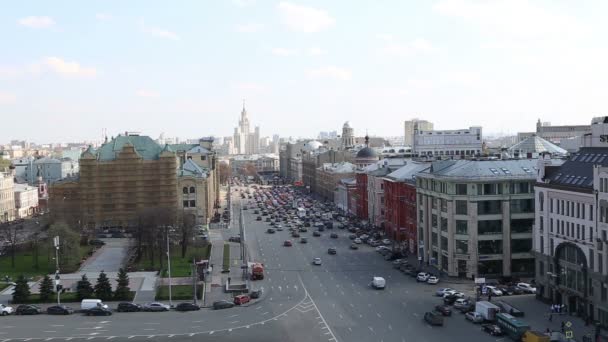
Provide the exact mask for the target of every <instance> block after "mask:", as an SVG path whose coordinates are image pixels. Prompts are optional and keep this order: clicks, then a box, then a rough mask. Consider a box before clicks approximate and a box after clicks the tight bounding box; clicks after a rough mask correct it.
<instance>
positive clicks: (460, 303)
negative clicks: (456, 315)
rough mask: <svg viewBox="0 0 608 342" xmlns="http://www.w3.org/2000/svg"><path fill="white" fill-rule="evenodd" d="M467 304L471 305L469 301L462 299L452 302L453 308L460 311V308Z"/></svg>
mask: <svg viewBox="0 0 608 342" xmlns="http://www.w3.org/2000/svg"><path fill="white" fill-rule="evenodd" d="M469 304H471V302H470V301H469V300H467V299H464V298H458V299H456V300H455V301H454V308H455V309H460V308H462V307H465V306H468V305H469Z"/></svg>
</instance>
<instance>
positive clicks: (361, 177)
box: [355, 172, 369, 220]
mask: <svg viewBox="0 0 608 342" xmlns="http://www.w3.org/2000/svg"><path fill="white" fill-rule="evenodd" d="M355 177H356V179H357V191H356V194H355V197H356V206H357V211H356V215H357V217H358V218H359V219H361V220H369V214H368V212H367V174H366V173H362V172H358V173H357V174H356V176H355Z"/></svg>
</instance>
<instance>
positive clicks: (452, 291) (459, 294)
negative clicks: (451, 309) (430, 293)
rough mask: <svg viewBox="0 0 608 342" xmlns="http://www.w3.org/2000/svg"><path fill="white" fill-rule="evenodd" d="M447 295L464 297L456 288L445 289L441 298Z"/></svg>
mask: <svg viewBox="0 0 608 342" xmlns="http://www.w3.org/2000/svg"><path fill="white" fill-rule="evenodd" d="M449 296H456V297H458V298H464V293H462V292H458V291H456V290H450V291H445V292H444V293H443V298H446V297H449Z"/></svg>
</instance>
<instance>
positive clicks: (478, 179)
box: [416, 160, 537, 277]
mask: <svg viewBox="0 0 608 342" xmlns="http://www.w3.org/2000/svg"><path fill="white" fill-rule="evenodd" d="M536 163H537V162H536V160H483V161H480V160H444V161H436V162H433V163H432V164H431V166H430V167H429V168H428V169H426V170H424V171H422V172H420V173H418V174H417V175H416V193H417V201H418V228H419V229H418V244H419V248H420V251H421V253H420V256H422V258H423V260H424V262H428V263H429V264H431V265H434V266H435V267H437V268H438V269H439V270H441V271H443V272H445V273H447V274H448V275H450V276H459V277H473V276H475V277H477V276H481V277H498V276H511V275H513V276H517V275H519V276H522V275H528V276H529V275H532V274H533V273H534V258H533V256H532V254H531V252H532V227H533V225H534V182H535V180H536V168H537V165H536Z"/></svg>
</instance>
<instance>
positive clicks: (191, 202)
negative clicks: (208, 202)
mask: <svg viewBox="0 0 608 342" xmlns="http://www.w3.org/2000/svg"><path fill="white" fill-rule="evenodd" d="M190 208H196V201H194V200H191V201H190Z"/></svg>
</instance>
